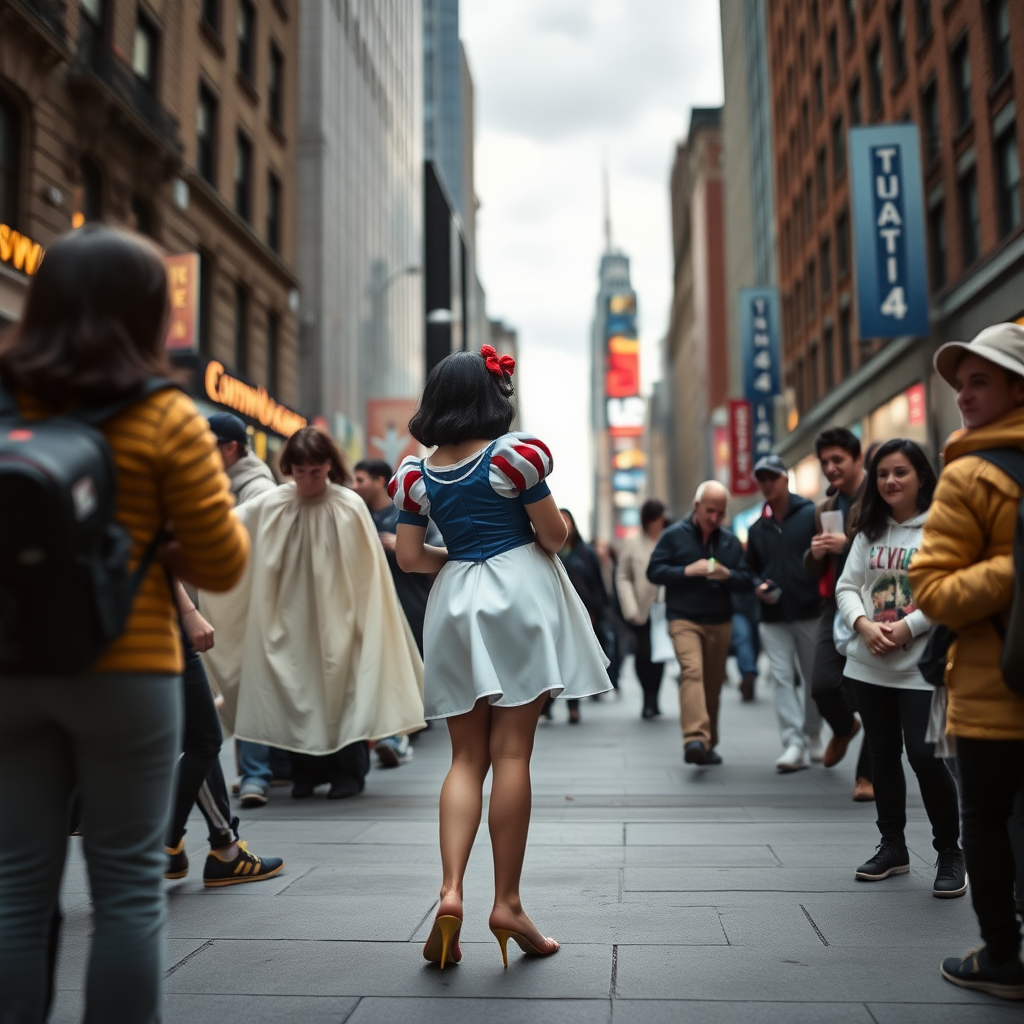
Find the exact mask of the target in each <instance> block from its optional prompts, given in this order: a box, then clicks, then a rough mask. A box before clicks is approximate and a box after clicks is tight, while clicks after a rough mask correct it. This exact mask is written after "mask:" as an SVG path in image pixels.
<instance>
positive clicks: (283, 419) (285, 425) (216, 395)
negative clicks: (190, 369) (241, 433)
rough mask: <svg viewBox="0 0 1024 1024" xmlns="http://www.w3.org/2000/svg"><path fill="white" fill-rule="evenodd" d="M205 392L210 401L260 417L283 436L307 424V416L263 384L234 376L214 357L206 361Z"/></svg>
mask: <svg viewBox="0 0 1024 1024" xmlns="http://www.w3.org/2000/svg"><path fill="white" fill-rule="evenodd" d="M205 385H206V395H207V397H208V398H209V399H210V401H211V402H219V403H220V404H221V405H226V406H227V407H228V408H229V409H234V410H235V412H240V413H241V414H242V415H243V416H248V417H249V418H250V419H254V420H258V421H259V422H260V423H262V424H263V426H265V427H269V428H270V429H271V430H273V431H274V432H275V433H277V434H280V435H281V436H282V437H291V436H292V434H294V433H295V431H297V430H301V429H302V428H303V427H304V426H305V425H306V417H305V416H300V415H299V414H298V413H297V412H294V411H293V410H291V409H288V408H286V407H285V406H283V405H281V404H280V403H278V402H276V401H274V399H273V398H271V397H270V395H269V394H268V393H267V389H266V388H264V387H258V388H256V387H253V386H252V385H251V384H246V383H245V381H241V380H239V379H238V378H237V377H232V376H231V374H229V373H227V372H226V371H225V369H224V364H223V363H218V362H217V360H216V359H211V360H210V362H209V363H207V364H206V380H205Z"/></svg>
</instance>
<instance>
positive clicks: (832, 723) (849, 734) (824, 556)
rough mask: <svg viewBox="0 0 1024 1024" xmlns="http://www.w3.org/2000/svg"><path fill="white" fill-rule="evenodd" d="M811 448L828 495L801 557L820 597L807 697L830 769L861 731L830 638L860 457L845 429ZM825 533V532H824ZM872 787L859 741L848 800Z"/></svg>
mask: <svg viewBox="0 0 1024 1024" xmlns="http://www.w3.org/2000/svg"><path fill="white" fill-rule="evenodd" d="M814 448H815V451H816V452H817V455H818V461H819V462H820V463H821V471H822V473H823V474H824V475H825V479H826V480H828V485H829V495H828V497H826V498H825V500H824V501H823V502H822V503H821V504H820V505H819V506H818V508H817V510H816V513H815V520H814V521H815V530H816V533H815V535H814V537H812V538H811V543H810V545H809V546H808V549H807V551H806V552H805V553H804V566H805V567H806V568H807V571H808V572H809V573H810V574H811V576H812V577H814V578H815V579H817V580H818V581H819V582H818V592H819V594H820V595H821V597H822V611H821V618H820V619H819V621H818V640H817V645H816V647H815V651H814V669H813V674H812V676H811V696H812V697H813V698H814V702H815V704H817V705H818V710H819V711H820V712H821V717H822V718H824V719H825V721H826V722H828V724H829V728H831V730H832V738H831V739H830V740H829V742H828V746H827V747H826V748H825V754H824V756H823V758H822V763H823V764H824V765H825V767H826V768H834V767H835V766H836V765H837V764H839V762H840V761H842V759H843V758H844V757H845V756H846V751H847V750H848V749H849V746H850V743H851V742H852V741H853V739H854V737H855V736H856V735H857V733H859V732H860V729H861V725H860V721H859V720H858V719H857V717H856V715H855V712H856V710H857V704H856V695H855V694H854V692H853V686H852V684H851V683H850V682H849V681H848V680H847V678H846V676H845V674H844V669H845V666H846V659H845V658H844V657H843V655H842V654H840V653H839V651H837V650H836V643H835V637H834V635H833V634H834V629H835V619H836V611H837V605H836V598H835V592H836V581H837V580H838V579H839V577H840V576H842V574H843V568H844V567H845V565H846V557H847V555H848V553H849V546H850V541H849V538H848V537H847V535H846V525H847V524H848V523H849V521H850V510H851V509H852V508H853V503H854V502H855V501H856V500H857V498H858V497H859V496H860V492H861V488H862V487H863V485H864V457H863V452H862V451H861V447H860V441H859V440H858V439H857V437H856V435H854V434H853V433H852V431H849V430H846V429H845V428H844V427H831V428H829V429H828V430H823V431H822V432H821V433H820V434H819V435H818V436H817V437H816V438H815V440H814ZM826 525H827V526H828V527H829V528H828V529H825V526H826ZM874 798H875V793H874V788H873V787H872V785H871V754H870V751H869V750H868V746H867V742H866V741H862V743H861V748H860V755H859V756H858V758H857V770H856V777H855V781H854V787H853V799H854V800H857V801H868V802H870V801H871V800H874Z"/></svg>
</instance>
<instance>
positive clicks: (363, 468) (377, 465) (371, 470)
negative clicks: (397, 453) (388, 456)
mask: <svg viewBox="0 0 1024 1024" xmlns="http://www.w3.org/2000/svg"><path fill="white" fill-rule="evenodd" d="M353 472H354V473H365V474H366V475H367V476H372V477H373V479H374V480H390V479H391V478H392V477H393V476H394V475H395V471H394V470H393V469H392V468H391V464H390V463H389V462H385V460H384V459H362V460H360V461H359V462H357V463H356V468H355V469H354V470H353Z"/></svg>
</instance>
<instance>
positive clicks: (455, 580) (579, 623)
mask: <svg viewBox="0 0 1024 1024" xmlns="http://www.w3.org/2000/svg"><path fill="white" fill-rule="evenodd" d="M423 666H424V682H423V703H424V712H425V717H426V718H449V717H451V716H452V715H461V714H465V713H466V712H467V711H471V710H472V709H473V706H474V705H475V704H476V702H477V701H478V700H480V698H482V697H486V698H487V699H488V700H489V701H490V702H491V704H493V705H495V706H496V707H506V708H508V707H517V706H520V705H523V704H529V703H530V702H531V701H534V700H536V699H537V698H538V697H539V696H540V695H541V694H543V693H550V694H551V696H553V697H567V698H571V697H589V696H591V695H593V694H596V693H604V692H605V691H607V690H610V689H611V684H610V682H609V681H608V672H607V666H608V659H607V658H606V657H605V656H604V652H603V651H602V650H601V646H600V644H599V643H598V642H597V637H596V636H595V635H594V630H593V628H592V627H591V624H590V616H589V614H588V613H587V610H586V608H585V607H584V606H583V602H582V601H581V600H580V598H579V595H578V594H577V593H576V591H575V590H574V589H573V585H572V583H570V582H569V577H568V576H567V575H566V572H565V569H564V568H563V567H562V563H561V562H560V561H559V560H558V559H557V558H552V557H551V556H549V555H547V554H546V553H545V552H544V551H543V550H542V549H541V547H540V546H539V545H537V544H524V545H523V546H522V547H518V548H513V549H512V550H511V551H506V552H505V553H504V554H501V555H495V557H494V558H489V559H488V560H487V561H486V562H455V561H453V562H449V563H448V564H447V565H446V566H445V567H444V568H443V569H442V570H441V572H440V573H439V574H438V577H437V580H436V581H435V583H434V586H433V588H432V589H431V591H430V599H429V601H428V602H427V612H426V618H425V620H424V624H423Z"/></svg>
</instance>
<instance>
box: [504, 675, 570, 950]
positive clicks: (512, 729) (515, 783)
mask: <svg viewBox="0 0 1024 1024" xmlns="http://www.w3.org/2000/svg"><path fill="white" fill-rule="evenodd" d="M546 699H547V696H546V695H545V696H543V697H538V698H537V700H535V701H534V702H533V703H532V704H526V705H524V706H523V707H518V708H492V709H491V716H492V717H491V730H490V733H491V747H490V757H491V765H492V767H493V769H494V778H493V780H492V784H491V804H490V811H489V813H488V816H487V824H488V827H489V829H490V833H491V849H492V851H493V854H494V909H493V910H492V911H491V918H490V926H491V928H505V929H508V930H509V931H515V932H518V933H519V934H520V935H522V936H523V937H524V938H526V939H527V940H528V941H529V942H531V943H532V944H533V945H534V946H535V947H536V948H537V949H538V950H539V951H541V952H554V950H555V949H557V948H558V943H557V942H555V940H554V939H547V938H545V937H544V936H543V935H541V933H540V932H539V931H538V930H537V926H536V925H535V924H534V923H533V922H532V921H531V920H530V918H529V917H527V915H526V911H524V910H523V904H522V901H521V899H520V896H519V880H520V877H521V875H522V873H523V858H524V857H525V855H526V837H527V833H528V832H529V830H530V806H531V803H532V790H531V787H530V756H531V755H532V754H533V741H534V737H535V736H536V734H537V719H538V718H539V717H540V713H541V709H542V708H543V707H544V702H545V700H546Z"/></svg>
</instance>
